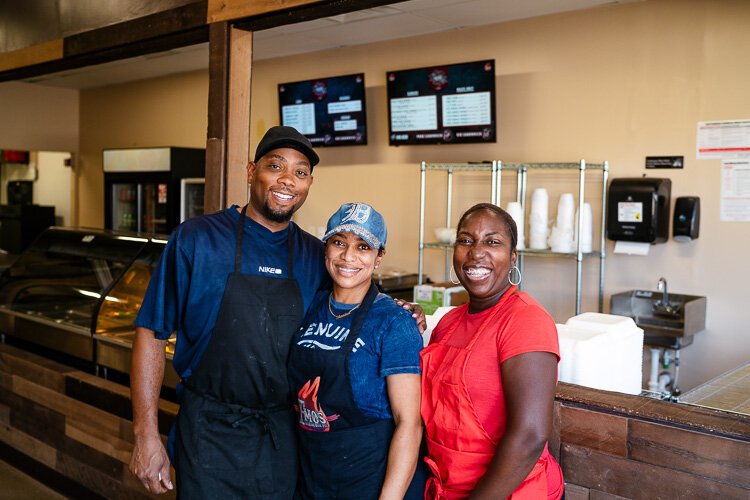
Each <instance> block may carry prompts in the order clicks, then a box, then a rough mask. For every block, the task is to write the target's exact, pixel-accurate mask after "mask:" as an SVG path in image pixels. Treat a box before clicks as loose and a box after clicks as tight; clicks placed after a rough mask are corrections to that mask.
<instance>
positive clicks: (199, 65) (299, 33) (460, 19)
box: [24, 0, 637, 89]
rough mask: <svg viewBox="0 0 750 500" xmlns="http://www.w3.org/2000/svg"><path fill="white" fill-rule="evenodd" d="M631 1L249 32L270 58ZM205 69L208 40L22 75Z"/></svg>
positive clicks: (73, 80)
mask: <svg viewBox="0 0 750 500" xmlns="http://www.w3.org/2000/svg"><path fill="white" fill-rule="evenodd" d="M629 1H637V0H619V1H618V0H410V1H408V2H400V3H396V4H392V5H387V6H384V7H374V8H372V9H366V10H361V11H357V12H352V13H349V14H342V15H339V16H334V17H327V18H322V19H317V20H315V21H308V22H304V23H297V24H291V25H288V26H281V27H279V28H273V29H269V30H264V31H258V32H256V33H255V37H254V43H253V57H254V59H255V60H261V59H271V58H274V57H282V56H289V55H293V54H301V53H305V52H314V51H319V50H326V49H335V48H340V47H347V46H352V45H361V44H366V43H373V42H378V41H383V40H392V39H397V38H403V37H408V36H415V35H424V34H427V33H435V32H440V31H449V30H455V29H460V28H465V27H470V26H480V25H484V24H494V23H500V22H505V21H512V20H516V19H524V18H528V17H535V16H542V15H546V14H555V13H559V12H566V11H571V10H579V9H588V8H592V7H598V6H601V5H606V4H613V3H625V2H629ZM207 67H208V44H205V43H204V44H200V45H193V46H190V47H183V48H180V49H176V50H170V51H167V52H160V53H157V54H150V55H146V56H140V57H135V58H131V59H123V60H120V61H114V62H110V63H106V64H100V65H97V66H89V67H85V68H80V69H75V70H69V71H63V72H59V73H54V74H48V75H42V76H38V77H33V78H29V79H26V80H24V81H26V82H29V83H38V84H41V85H52V86H57V87H68V88H77V89H89V88H96V87H103V86H106V85H113V84H117V83H124V82H128V81H134V80H142V79H145V78H154V77H158V76H163V75H168V74H173V73H182V72H186V71H195V70H200V69H205V68H207Z"/></svg>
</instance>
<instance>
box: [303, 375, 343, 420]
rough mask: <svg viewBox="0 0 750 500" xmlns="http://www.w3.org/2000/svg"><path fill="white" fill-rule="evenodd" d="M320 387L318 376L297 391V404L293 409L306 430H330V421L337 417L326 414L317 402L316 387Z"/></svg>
mask: <svg viewBox="0 0 750 500" xmlns="http://www.w3.org/2000/svg"><path fill="white" fill-rule="evenodd" d="M319 387H320V377H315V380H313V381H312V382H310V381H309V380H308V381H307V382H305V385H303V386H302V389H300V390H299V392H298V393H297V404H296V405H295V410H297V413H298V414H299V426H300V427H302V428H303V429H305V430H307V431H313V432H328V431H329V430H331V425H330V424H329V422H332V421H334V420H336V419H337V418H339V416H338V415H331V416H330V417H328V416H326V414H325V413H324V412H323V410H322V409H321V408H320V405H319V404H318V388H319Z"/></svg>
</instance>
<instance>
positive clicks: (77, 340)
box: [0, 227, 177, 387]
mask: <svg viewBox="0 0 750 500" xmlns="http://www.w3.org/2000/svg"><path fill="white" fill-rule="evenodd" d="M166 242H167V237H166V236H153V235H149V236H145V235H140V234H137V233H126V232H117V231H109V230H104V231H102V230H90V229H77V228H61V227H52V228H49V229H47V230H45V231H44V232H42V233H41V234H40V235H39V237H38V238H37V239H36V240H35V241H34V242H33V243H32V244H31V245H30V246H29V247H28V248H27V249H26V250H25V251H24V252H23V253H22V254H21V256H20V257H19V258H18V259H17V260H16V261H15V262H14V263H13V265H11V266H10V268H8V269H7V270H6V271H5V272H4V273H3V275H2V277H0V332H2V333H4V334H6V335H8V336H11V337H17V338H19V339H21V340H23V341H25V342H26V343H29V344H34V345H39V346H42V347H44V348H46V349H50V350H52V351H57V352H60V353H63V354H65V355H68V356H73V357H75V358H78V359H80V360H83V361H87V362H91V363H92V364H93V365H95V366H97V367H104V368H112V369H114V370H117V371H120V372H123V373H129V372H130V354H131V348H132V343H133V339H134V337H135V327H134V321H135V317H136V315H137V313H138V310H139V309H140V306H141V302H142V300H143V296H144V295H145V293H146V287H147V285H148V282H149V279H150V278H151V274H152V273H153V269H154V266H155V265H156V262H157V261H158V259H159V257H160V255H161V253H162V251H163V250H164V247H165V245H166ZM173 347H174V339H171V341H170V342H168V343H167V348H166V352H165V356H166V358H167V361H168V363H167V364H168V365H169V366H168V367H167V370H166V374H165V383H164V385H166V386H168V387H174V385H175V384H176V382H177V375H176V374H175V373H174V370H173V369H172V368H171V359H172V354H173V353H174V350H173Z"/></svg>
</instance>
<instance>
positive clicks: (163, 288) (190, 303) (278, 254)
mask: <svg viewBox="0 0 750 500" xmlns="http://www.w3.org/2000/svg"><path fill="white" fill-rule="evenodd" d="M239 222H240V213H239V212H238V207H237V206H236V205H235V206H232V207H230V208H227V209H225V210H222V211H220V212H216V213H214V214H211V215H203V216H200V217H194V218H192V219H188V220H187V221H185V222H183V223H182V224H180V225H179V226H178V227H177V229H175V231H174V232H173V233H172V234H171V235H170V237H169V243H167V246H166V248H165V249H164V252H163V253H162V255H161V259H160V260H159V263H158V265H157V266H156V269H155V270H154V274H153V276H152V277H151V281H150V282H149V285H148V289H147V291H146V296H145V297H144V299H143V304H142V305H141V308H140V311H139V313H138V317H137V318H136V322H135V324H136V326H142V327H145V328H148V329H150V330H154V331H155V332H156V337H157V338H159V339H162V340H166V339H167V338H168V337H169V336H170V334H171V333H172V332H177V345H176V346H175V353H174V358H173V360H172V365H173V366H174V368H175V371H176V372H177V374H178V375H179V376H180V377H181V378H187V377H189V376H190V374H191V373H192V371H193V369H194V368H195V366H197V364H198V362H199V361H200V359H201V357H202V355H203V352H204V351H205V349H206V347H207V346H208V343H209V341H210V340H211V333H212V331H213V328H214V324H215V323H216V318H217V316H218V313H219V306H220V305H221V301H222V298H223V294H224V288H225V287H226V283H227V280H228V279H229V275H230V273H232V272H233V271H234V250H235V244H236V241H237V238H236V232H237V224H238V223H239ZM244 231H245V233H244V236H243V238H242V246H243V248H242V260H241V263H240V267H241V270H240V272H241V273H242V274H254V275H259V276H266V277H269V278H286V277H287V276H288V269H287V237H289V236H291V240H292V252H293V258H294V261H293V262H294V278H295V280H296V281H297V284H298V285H299V288H300V292H301V293H302V299H303V301H304V303H305V310H307V309H308V308H309V307H311V305H312V301H313V298H314V297H315V294H316V292H318V290H319V289H323V288H329V287H330V277H329V275H328V272H327V271H326V268H325V263H324V257H323V255H324V248H323V242H321V241H320V240H319V239H317V238H315V237H314V236H312V235H310V234H308V233H306V232H305V231H303V230H302V229H300V228H299V227H297V226H296V225H295V224H294V222H290V223H289V227H288V228H287V229H284V230H283V231H278V232H272V231H270V230H268V229H267V228H265V227H264V226H262V225H260V224H258V223H257V222H255V221H253V220H252V219H250V218H249V217H245V220H244ZM290 233H291V234H290Z"/></svg>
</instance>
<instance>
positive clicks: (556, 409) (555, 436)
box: [547, 401, 560, 462]
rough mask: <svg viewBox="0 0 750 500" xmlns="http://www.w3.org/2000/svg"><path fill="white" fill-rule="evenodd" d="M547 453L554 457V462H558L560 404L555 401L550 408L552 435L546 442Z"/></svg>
mask: <svg viewBox="0 0 750 500" xmlns="http://www.w3.org/2000/svg"><path fill="white" fill-rule="evenodd" d="M547 447H548V448H549V452H550V453H551V454H552V456H553V457H555V460H557V461H558V462H559V461H560V403H559V402H558V401H555V404H554V406H553V407H552V433H551V434H550V437H549V441H548V442H547Z"/></svg>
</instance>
